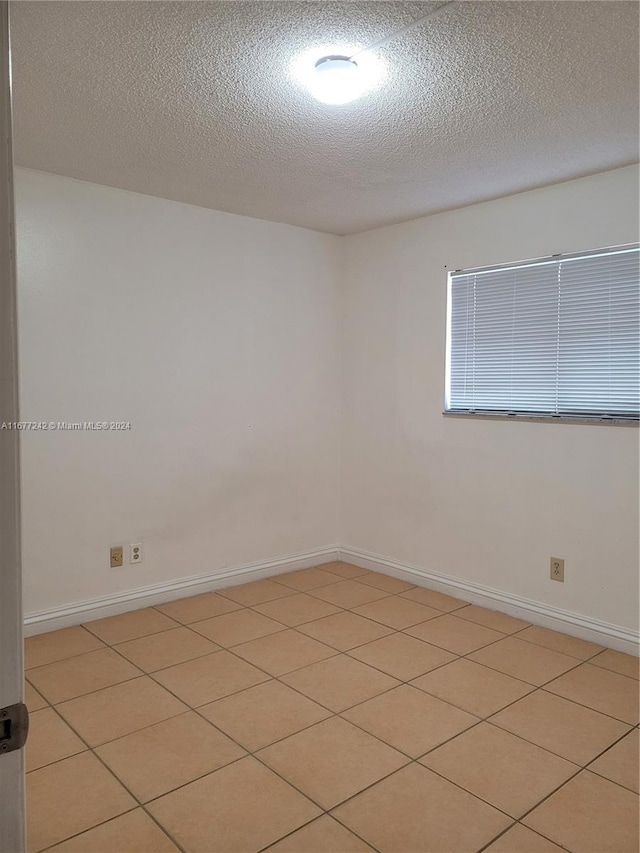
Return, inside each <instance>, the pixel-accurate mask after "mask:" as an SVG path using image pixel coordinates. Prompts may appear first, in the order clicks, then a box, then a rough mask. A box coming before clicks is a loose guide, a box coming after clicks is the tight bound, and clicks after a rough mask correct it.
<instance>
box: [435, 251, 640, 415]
mask: <svg viewBox="0 0 640 853" xmlns="http://www.w3.org/2000/svg"><path fill="white" fill-rule="evenodd" d="M639 260H640V258H639V248H638V246H632V247H630V246H625V247H620V248H616V249H603V250H600V251H597V252H583V253H581V254H575V255H556V256H554V257H551V258H544V259H541V260H536V261H527V262H525V263H519V264H508V265H506V264H505V265H503V266H499V267H491V268H488V267H487V268H482V269H474V270H461V271H459V272H454V273H450V274H449V287H448V301H447V376H446V400H445V410H446V411H447V412H453V413H455V412H460V413H479V414H482V413H487V414H490V413H501V414H508V415H513V414H516V415H517V414H521V415H530V416H536V415H537V416H540V415H542V416H556V417H561V416H567V417H571V416H575V417H591V418H593V417H597V418H607V419H617V418H621V419H630V418H632V419H637V418H638V410H639V408H640V375H639V359H640V281H639V279H640V276H639Z"/></svg>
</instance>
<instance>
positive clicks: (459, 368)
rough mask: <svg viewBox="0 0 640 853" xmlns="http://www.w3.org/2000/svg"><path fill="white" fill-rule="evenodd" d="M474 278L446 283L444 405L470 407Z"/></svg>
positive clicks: (472, 373)
mask: <svg viewBox="0 0 640 853" xmlns="http://www.w3.org/2000/svg"><path fill="white" fill-rule="evenodd" d="M475 280H476V277H475V275H457V276H455V279H452V281H451V285H450V286H451V290H450V294H449V299H450V302H449V312H450V313H449V347H450V349H449V364H448V371H449V387H448V389H447V403H446V405H447V408H454V409H458V408H459V409H473V407H474V400H475V395H474V379H475V375H474V366H475V298H474V297H475Z"/></svg>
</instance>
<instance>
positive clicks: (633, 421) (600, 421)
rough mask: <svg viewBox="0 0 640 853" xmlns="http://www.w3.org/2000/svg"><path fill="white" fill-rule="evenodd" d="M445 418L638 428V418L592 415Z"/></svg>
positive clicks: (503, 414)
mask: <svg viewBox="0 0 640 853" xmlns="http://www.w3.org/2000/svg"><path fill="white" fill-rule="evenodd" d="M442 414H443V416H444V417H445V418H472V419H481V420H492V421H530V422H534V423H552V424H588V425H590V426H618V427H636V428H637V427H638V426H640V420H639V419H638V418H625V417H617V418H614V417H595V416H593V415H584V416H583V415H533V414H532V415H527V414H520V413H516V412H514V413H509V412H443V413H442Z"/></svg>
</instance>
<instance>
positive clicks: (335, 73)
mask: <svg viewBox="0 0 640 853" xmlns="http://www.w3.org/2000/svg"><path fill="white" fill-rule="evenodd" d="M356 52H357V48H355V47H349V48H348V49H344V48H343V49H339V48H338V49H333V50H332V49H325V50H322V49H316V50H314V51H309V52H307V53H306V54H303V55H302V56H300V57H298V58H297V60H296V61H295V62H294V65H293V69H292V70H293V76H294V78H296V80H297V81H298V82H299V83H301V84H302V85H303V86H304V87H305V89H307V91H308V92H309V93H310V94H311V95H313V97H314V98H315V99H316V100H318V101H320V102H321V103H323V104H331V105H339V104H349V103H351V101H355V100H356V98H359V97H361V96H362V95H364V94H365V93H367V92H370V91H372V90H373V89H376V88H377V87H378V86H379V85H380V83H381V82H382V80H383V79H384V77H385V76H386V74H385V67H384V65H383V64H382V63H381V62H380V61H379V60H378V58H377V57H376V56H374V55H373V54H371V53H362V54H361V55H359V56H358V57H357V59H356V58H355V57H354V54H355V53H356Z"/></svg>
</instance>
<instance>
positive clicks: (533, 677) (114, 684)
mask: <svg viewBox="0 0 640 853" xmlns="http://www.w3.org/2000/svg"><path fill="white" fill-rule="evenodd" d="M26 667H27V672H26V677H27V691H26V696H27V704H28V706H29V709H30V712H31V733H30V736H29V741H28V744H27V749H26V762H27V770H28V773H27V811H28V849H29V851H30V853H36V851H42V850H55V851H57V852H58V853H171V851H174V853H175V851H176V850H181V851H184V853H257V851H261V850H269V851H271V853H351V851H354V853H355V852H356V851H371V850H377V851H380V853H478V851H484V850H486V851H487V853H552V851H560V850H562V849H565V850H569V851H572V853H607V851H610V853H637V850H638V660H637V659H636V658H632V657H630V656H628V655H623V654H621V653H619V652H615V651H611V650H604V649H603V648H602V647H600V646H596V645H594V644H592V643H587V642H584V641H583V640H577V639H575V638H573V637H569V636H566V635H564V634H559V633H555V632H553V631H549V630H547V629H544V628H538V627H534V626H530V625H529V624H528V623H526V622H523V621H521V620H519V619H514V618H512V617H510V616H506V615H504V614H501V613H496V612H493V611H489V610H484V609H483V608H481V607H477V606H475V605H468V604H466V603H465V602H464V601H460V600H458V599H456V598H452V597H451V596H447V595H443V594H441V593H437V592H433V591H430V590H427V589H423V588H417V587H412V586H411V585H410V584H408V583H404V582H403V581H399V580H397V579H395V578H390V577H387V576H385V575H380V574H375V573H373V572H368V571H365V570H364V569H360V568H358V567H356V566H352V565H349V564H346V563H330V564H328V565H323V566H321V567H318V568H314V569H307V570H305V571H297V572H292V573H290V574H286V575H279V576H278V577H276V578H274V579H270V580H263V581H258V582H255V583H250V584H245V585H244V586H237V587H233V588H229V589H225V590H221V591H220V592H218V593H206V594H204V595H198V596H195V597H193V598H186V599H181V600H179V601H173V602H170V603H168V604H163V605H160V606H159V607H156V608H145V609H144V610H138V611H134V612H131V613H127V614H124V615H122V616H114V617H110V618H107V619H100V620H97V621H95V622H89V623H87V624H86V625H84V626H82V627H74V628H66V629H64V630H61V631H55V632H53V633H50V634H42V635H40V636H37V637H32V638H29V639H27V641H26Z"/></svg>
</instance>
